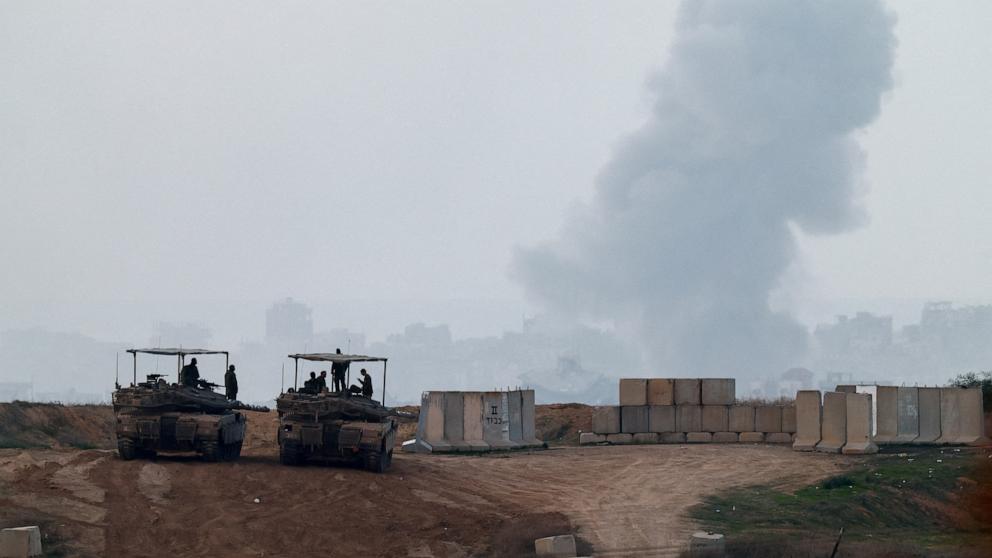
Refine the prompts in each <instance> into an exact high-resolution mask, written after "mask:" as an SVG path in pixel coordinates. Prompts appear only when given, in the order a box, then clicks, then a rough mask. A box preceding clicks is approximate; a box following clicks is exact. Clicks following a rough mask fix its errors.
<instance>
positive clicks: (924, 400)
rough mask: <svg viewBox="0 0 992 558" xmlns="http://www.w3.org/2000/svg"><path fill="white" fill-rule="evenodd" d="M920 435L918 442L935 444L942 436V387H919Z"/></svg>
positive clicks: (914, 441)
mask: <svg viewBox="0 0 992 558" xmlns="http://www.w3.org/2000/svg"><path fill="white" fill-rule="evenodd" d="M917 391H918V392H919V393H918V400H919V402H920V408H919V412H920V435H919V436H917V437H916V439H915V440H913V443H916V444H935V443H937V439H938V438H940V388H935V387H934V388H925V387H924V388H919V389H918V390H917Z"/></svg>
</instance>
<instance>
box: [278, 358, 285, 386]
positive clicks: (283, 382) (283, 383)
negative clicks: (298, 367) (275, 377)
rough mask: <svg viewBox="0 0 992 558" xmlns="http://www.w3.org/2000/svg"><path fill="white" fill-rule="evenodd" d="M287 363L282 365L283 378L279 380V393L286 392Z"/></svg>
mask: <svg viewBox="0 0 992 558" xmlns="http://www.w3.org/2000/svg"><path fill="white" fill-rule="evenodd" d="M285 387H286V363H285V362H284V363H282V377H280V378H279V393H282V392H284V391H286V389H285Z"/></svg>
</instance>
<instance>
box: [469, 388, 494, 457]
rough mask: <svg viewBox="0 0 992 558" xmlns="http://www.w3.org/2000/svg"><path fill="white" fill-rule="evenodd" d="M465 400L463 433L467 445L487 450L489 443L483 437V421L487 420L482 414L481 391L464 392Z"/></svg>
mask: <svg viewBox="0 0 992 558" xmlns="http://www.w3.org/2000/svg"><path fill="white" fill-rule="evenodd" d="M462 400H463V402H464V404H463V407H462V418H463V419H464V420H463V422H462V425H463V426H462V434H463V435H464V441H465V445H466V446H468V449H469V450H471V451H486V450H488V449H489V444H487V443H486V442H485V440H484V439H483V438H484V436H483V433H482V423H483V421H484V420H485V419H484V417H483V415H482V394H481V393H479V392H471V391H470V392H466V393H464V394H462Z"/></svg>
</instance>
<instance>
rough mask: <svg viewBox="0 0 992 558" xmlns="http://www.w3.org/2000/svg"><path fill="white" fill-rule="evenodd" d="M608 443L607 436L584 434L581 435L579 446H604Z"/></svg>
mask: <svg viewBox="0 0 992 558" xmlns="http://www.w3.org/2000/svg"><path fill="white" fill-rule="evenodd" d="M605 441H606V435H605V434H594V433H592V432H583V433H581V434H579V445H580V446H586V445H589V444H602V443H603V442H605Z"/></svg>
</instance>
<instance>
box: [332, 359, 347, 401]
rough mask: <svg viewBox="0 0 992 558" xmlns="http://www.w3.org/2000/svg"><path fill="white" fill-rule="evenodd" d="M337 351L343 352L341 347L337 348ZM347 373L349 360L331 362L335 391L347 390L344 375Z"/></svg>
mask: <svg viewBox="0 0 992 558" xmlns="http://www.w3.org/2000/svg"><path fill="white" fill-rule="evenodd" d="M335 352H336V353H337V354H341V349H337V350H336V351H335ZM347 373H348V363H347V362H335V363H333V364H331V381H332V382H333V387H334V392H335V393H341V392H343V391H344V390H345V385H344V377H345V375H346V374H347Z"/></svg>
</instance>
